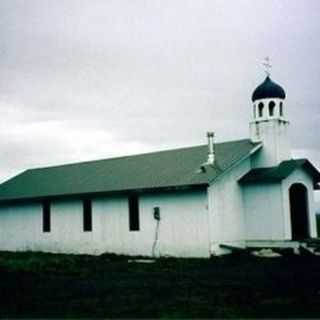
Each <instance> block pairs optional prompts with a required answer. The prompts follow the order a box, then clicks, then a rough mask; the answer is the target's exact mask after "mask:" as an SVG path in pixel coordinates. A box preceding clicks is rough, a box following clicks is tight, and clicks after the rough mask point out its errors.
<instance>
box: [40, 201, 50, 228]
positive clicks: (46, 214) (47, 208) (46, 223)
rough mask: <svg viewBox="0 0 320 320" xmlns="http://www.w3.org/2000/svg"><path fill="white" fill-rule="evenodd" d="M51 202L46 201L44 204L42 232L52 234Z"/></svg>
mask: <svg viewBox="0 0 320 320" xmlns="http://www.w3.org/2000/svg"><path fill="white" fill-rule="evenodd" d="M50 220H51V219H50V202H49V201H44V202H43V203H42V230H43V232H50V230H51V221H50Z"/></svg>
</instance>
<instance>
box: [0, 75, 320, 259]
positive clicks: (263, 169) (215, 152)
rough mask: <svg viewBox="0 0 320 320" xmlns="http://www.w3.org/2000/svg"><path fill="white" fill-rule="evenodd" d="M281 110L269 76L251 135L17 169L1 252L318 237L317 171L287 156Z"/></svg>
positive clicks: (0, 234)
mask: <svg viewBox="0 0 320 320" xmlns="http://www.w3.org/2000/svg"><path fill="white" fill-rule="evenodd" d="M286 107H287V106H286V102H285V91H284V90H283V88H281V86H279V85H278V84H276V83H274V82H273V81H272V80H271V79H270V77H269V76H267V77H266V79H265V80H264V82H263V83H262V84H261V85H259V86H258V87H257V88H256V89H255V90H254V92H253V95H252V109H251V108H250V109H249V108H248V112H249V111H250V110H252V119H251V122H250V138H249V139H246V140H238V141H228V142H224V143H214V135H213V133H208V144H206V145H198V146H193V147H188V148H181V149H174V150H166V151H159V152H153V153H147V154H139V155H133V156H125V157H119V158H111V159H104V160H97V161H90V162H81V163H74V164H67V165H60V166H53V167H46V168H39V169H30V170H27V171H25V172H23V173H21V174H19V175H17V176H15V177H13V178H12V179H10V180H8V181H6V182H4V183H3V184H1V185H0V250H8V251H26V250H32V251H45V252H58V253H59V252H60V253H87V254H101V253H116V254H125V255H142V256H156V257H159V256H176V257H210V256H211V255H219V254H223V253H227V252H229V251H230V249H232V248H248V247H278V246H279V247H292V246H295V245H298V244H300V243H304V241H306V240H307V239H310V238H315V237H317V231H316V220H315V208H314V190H315V189H318V188H319V182H320V173H319V171H318V170H317V169H316V168H315V167H314V166H313V165H312V164H311V163H310V162H309V161H308V160H307V159H292V157H291V152H290V144H289V141H288V129H289V122H288V121H287V118H286Z"/></svg>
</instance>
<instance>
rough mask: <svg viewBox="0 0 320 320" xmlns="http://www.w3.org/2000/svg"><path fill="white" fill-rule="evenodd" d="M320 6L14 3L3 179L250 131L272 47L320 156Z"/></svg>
mask: <svg viewBox="0 0 320 320" xmlns="http://www.w3.org/2000/svg"><path fill="white" fill-rule="evenodd" d="M319 11H320V2H319V1H317V0H310V1H297V0H296V1H294V0H283V1H276V0H274V1H253V0H250V1H249V0H241V1H240V0H239V1H232V0H219V1H211V0H207V1H187V0H181V1H180V0H174V1H169V0H162V1H156V0H155V1H144V0H121V1H118V0H117V1H112V0H108V1H96V0H90V1H89V0H87V1H80V0H77V1H74V0H68V1H64V0H61V1H52V0H41V1H40V0H29V1H22V0H2V1H1V2H0V126H1V127H0V150H1V154H2V160H1V164H0V180H3V179H5V178H7V177H8V176H10V175H13V174H15V172H17V171H21V170H24V169H26V168H29V167H34V166H37V165H48V164H55V163H62V162H70V161H81V160H87V159H94V158H95V157H97V158H103V157H108V156H113V155H121V154H127V153H138V152H142V151H148V150H150V151H151V150H155V149H157V148H169V147H175V146H184V145H192V144H199V143H204V142H205V132H206V131H207V130H209V129H210V130H214V131H216V133H217V137H218V140H220V141H221V140H228V139H237V138H239V137H246V136H248V122H249V119H250V113H251V102H250V96H251V93H252V91H253V89H254V88H255V86H256V85H258V84H259V83H260V82H261V81H262V80H263V77H264V75H263V71H262V67H261V60H262V59H263V57H265V56H266V55H269V56H271V58H272V60H273V64H274V67H273V71H272V77H273V78H274V80H275V81H277V82H279V83H280V84H282V85H283V86H284V87H285V89H286V91H287V96H288V99H287V103H286V106H287V109H286V112H287V114H288V118H289V119H290V121H291V131H290V138H291V140H292V142H293V148H294V149H303V150H304V152H307V153H308V152H311V153H312V154H314V152H315V151H314V150H320V142H319V139H318V138H317V136H316V135H315V134H314V133H315V132H316V131H317V127H318V123H319V117H320V113H319V111H318V108H319V93H318V83H320V65H319V64H318V63H317V62H318V61H317V60H318V57H319V55H320V42H319V41H318V35H319V31H320V30H319V29H320V22H319V19H318V12H319ZM310 150H311V151H310ZM319 163H320V161H319Z"/></svg>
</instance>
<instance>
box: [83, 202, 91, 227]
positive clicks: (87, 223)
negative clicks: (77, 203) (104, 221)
mask: <svg viewBox="0 0 320 320" xmlns="http://www.w3.org/2000/svg"><path fill="white" fill-rule="evenodd" d="M83 231H92V203H91V200H90V199H85V200H83Z"/></svg>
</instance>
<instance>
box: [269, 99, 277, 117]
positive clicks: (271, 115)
mask: <svg viewBox="0 0 320 320" xmlns="http://www.w3.org/2000/svg"><path fill="white" fill-rule="evenodd" d="M275 106H276V104H275V103H274V101H270V102H269V115H270V117H273V116H274V108H275Z"/></svg>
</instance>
